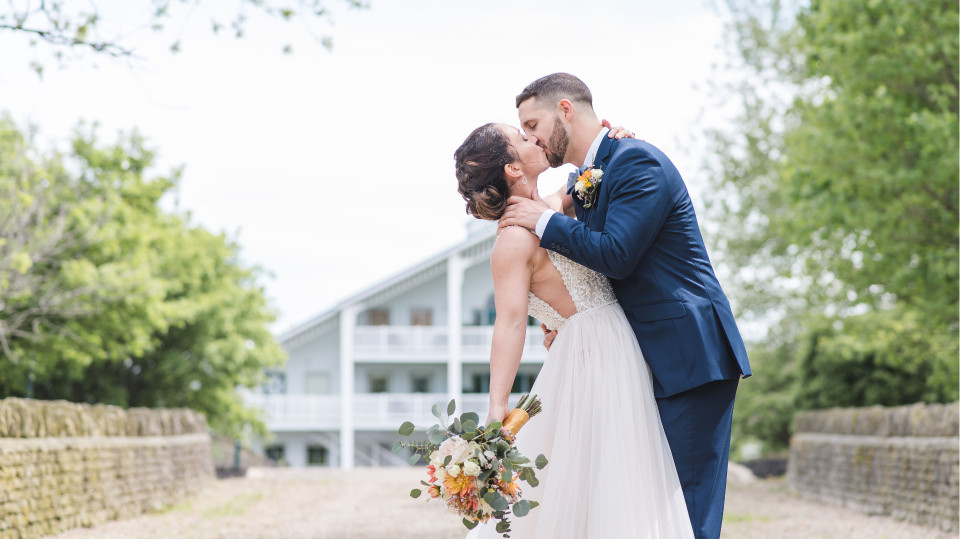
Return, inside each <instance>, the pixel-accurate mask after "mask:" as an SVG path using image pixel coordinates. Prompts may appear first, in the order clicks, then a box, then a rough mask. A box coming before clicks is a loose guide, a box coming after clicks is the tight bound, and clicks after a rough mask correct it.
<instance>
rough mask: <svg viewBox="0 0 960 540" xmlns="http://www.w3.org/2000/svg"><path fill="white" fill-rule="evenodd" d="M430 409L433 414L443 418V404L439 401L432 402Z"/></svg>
mask: <svg viewBox="0 0 960 540" xmlns="http://www.w3.org/2000/svg"><path fill="white" fill-rule="evenodd" d="M430 410H431V411H432V412H433V415H434V416H436V417H437V418H439V419H441V420H443V405H440V404H439V403H434V404H433V407H431V408H430Z"/></svg>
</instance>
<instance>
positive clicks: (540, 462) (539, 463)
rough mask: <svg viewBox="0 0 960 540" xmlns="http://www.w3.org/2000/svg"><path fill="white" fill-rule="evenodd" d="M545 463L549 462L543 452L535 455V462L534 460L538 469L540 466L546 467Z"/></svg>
mask: <svg viewBox="0 0 960 540" xmlns="http://www.w3.org/2000/svg"><path fill="white" fill-rule="evenodd" d="M547 463H549V462H548V461H547V457H546V456H544V455H543V454H540V455H539V456H537V462H536V464H537V468H538V469H542V468H544V467H546V466H547Z"/></svg>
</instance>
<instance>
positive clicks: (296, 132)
mask: <svg viewBox="0 0 960 540" xmlns="http://www.w3.org/2000/svg"><path fill="white" fill-rule="evenodd" d="M231 4H233V3H231ZM370 4H371V7H370V9H365V10H352V9H346V8H345V7H344V6H343V5H342V4H341V3H339V2H337V1H336V0H330V6H331V8H333V9H332V11H333V15H334V17H333V24H332V25H330V24H321V25H318V27H319V28H321V29H324V30H326V31H328V32H329V33H331V34H332V36H333V38H334V42H335V43H334V49H333V51H332V52H328V51H327V50H325V49H324V48H322V47H321V46H320V45H319V44H317V43H316V42H315V41H314V40H312V39H311V38H310V37H309V36H308V35H307V34H306V33H305V32H303V31H302V30H301V26H300V25H299V24H297V23H294V24H291V25H284V24H282V23H278V22H273V21H269V20H265V19H264V18H257V17H252V18H251V20H250V25H249V27H248V32H247V37H246V38H245V39H242V40H235V39H232V38H229V37H219V38H218V37H214V36H212V35H211V34H210V32H209V31H208V28H209V17H207V16H205V15H204V14H203V13H202V12H201V13H196V12H195V13H193V14H192V15H191V16H190V18H189V19H186V23H183V24H182V29H180V26H181V23H180V22H179V21H182V20H183V19H182V18H178V17H174V21H178V22H176V24H174V25H172V26H174V27H176V28H177V30H176V31H171V32H167V33H163V34H160V35H156V34H154V33H152V32H149V31H142V32H138V33H134V34H133V35H132V36H131V37H130V41H128V43H129V44H132V45H133V46H134V47H135V48H136V50H137V53H138V54H139V55H140V56H142V57H144V58H146V60H145V61H144V62H139V63H137V64H136V65H135V66H134V67H130V66H129V65H127V64H126V63H119V62H113V61H109V60H103V59H101V60H97V61H96V62H94V61H93V60H91V59H90V57H89V56H86V57H85V58H84V59H80V60H77V61H73V62H70V63H68V64H67V66H66V67H65V68H64V69H59V68H57V65H56V62H55V61H53V60H52V58H51V57H50V56H49V55H48V54H46V53H43V52H39V53H38V52H35V51H34V50H32V49H30V48H29V47H28V46H27V45H26V38H25V37H23V36H19V35H14V34H10V33H9V32H0V110H5V111H7V112H9V113H10V114H11V115H12V116H13V118H14V119H15V120H16V121H17V122H18V123H19V124H20V125H21V126H24V125H26V124H32V125H35V126H36V127H37V128H38V129H39V131H40V134H41V136H42V138H43V139H44V140H48V141H52V142H51V144H53V143H56V142H59V143H60V144H62V143H63V142H64V141H65V140H66V139H67V137H68V136H69V134H70V133H71V131H72V128H73V127H74V126H75V125H76V124H77V123H78V122H79V121H80V120H86V121H96V122H99V123H100V125H101V128H100V130H99V133H100V136H101V140H102V141H103V142H104V143H107V142H113V141H114V139H115V137H116V134H117V133H118V132H119V131H129V130H131V129H133V128H136V129H138V130H139V131H140V133H141V134H142V135H144V136H145V137H146V138H147V140H148V144H149V145H150V146H151V147H153V148H155V149H156V150H157V152H158V156H159V159H158V161H159V167H158V172H161V171H166V170H169V169H170V168H172V167H176V166H180V165H183V166H184V167H185V169H184V174H183V179H182V183H181V185H180V187H179V191H178V196H179V205H180V208H181V209H183V210H189V211H190V212H191V213H192V216H193V219H194V220H195V222H198V223H200V224H202V225H203V226H205V227H207V228H208V229H210V230H213V231H217V232H219V231H225V232H227V233H228V234H229V235H231V237H233V238H235V239H236V240H237V241H238V242H239V243H240V244H241V245H242V246H243V251H242V256H243V259H244V261H245V262H247V263H248V264H256V265H259V266H262V267H264V268H265V269H267V270H269V271H270V273H271V276H268V277H265V278H264V284H265V285H266V288H267V292H268V295H269V297H270V299H271V301H272V303H273V305H274V306H275V307H276V308H277V309H278V310H279V312H280V320H279V321H278V323H277V325H276V326H275V330H277V331H282V330H284V329H286V328H288V327H290V326H291V325H294V324H297V323H299V322H301V321H303V320H304V319H306V318H308V317H309V316H311V315H313V314H315V313H317V312H320V311H323V310H325V309H327V308H329V307H330V306H331V305H332V304H334V303H336V302H337V301H338V300H339V299H341V298H343V297H345V296H348V295H350V294H352V293H355V292H357V291H359V290H361V289H363V288H364V287H366V286H368V285H370V284H373V283H375V282H377V281H378V280H380V279H383V278H385V277H388V276H389V275H391V274H393V273H395V272H397V271H399V270H402V269H403V268H406V267H408V266H410V265H412V264H415V263H417V262H418V261H419V260H421V259H423V258H425V257H429V256H430V255H432V254H434V253H436V252H437V251H440V250H442V249H445V248H447V247H449V246H450V245H452V244H454V243H456V242H457V241H458V240H459V239H461V238H462V237H463V235H464V230H465V223H466V220H467V219H468V218H466V217H465V214H464V206H463V201H462V199H461V198H460V196H459V195H458V194H457V191H456V180H455V178H454V175H453V152H454V150H455V149H456V148H457V146H459V144H460V143H461V142H462V141H463V139H464V138H465V137H466V135H467V134H468V133H469V132H470V131H471V130H472V129H473V128H475V127H476V126H478V125H480V124H483V123H486V122H490V121H497V122H505V123H511V124H513V125H516V124H517V118H516V109H515V107H514V101H513V98H514V96H515V95H516V94H517V93H519V92H520V90H522V89H523V87H524V86H525V85H526V84H527V83H529V82H531V81H532V80H534V79H536V78H538V77H540V76H542V75H546V74H548V73H553V72H556V71H567V72H570V73H573V74H575V75H577V76H578V77H580V78H581V79H583V80H584V81H585V82H586V83H587V85H588V86H590V89H591V91H592V92H593V96H594V107H595V109H596V110H597V113H598V114H599V115H600V116H601V117H604V118H608V119H610V120H611V121H613V122H614V123H615V124H621V125H625V126H627V127H629V128H630V129H632V130H634V131H635V132H637V135H638V136H639V137H641V138H644V139H646V140H647V141H650V142H651V143H653V144H655V145H657V146H658V147H660V148H661V149H663V150H664V151H665V152H666V153H667V155H669V156H670V157H671V158H672V159H673V160H674V162H675V163H676V164H677V166H678V167H679V169H680V171H681V172H682V173H684V176H685V178H686V180H687V183H688V185H689V186H690V191H691V194H692V196H693V200H694V205H695V206H696V207H697V209H698V210H700V215H701V219H702V215H703V212H702V208H703V200H702V197H703V193H702V190H703V188H704V187H705V183H704V182H703V181H702V179H701V178H699V174H698V172H697V170H696V169H697V165H698V163H699V159H700V158H701V156H702V151H703V144H702V142H698V137H701V136H702V132H703V123H704V121H705V120H704V114H705V110H708V108H709V105H710V97H709V96H708V95H707V93H706V90H705V88H706V83H707V80H708V79H709V78H710V77H711V75H712V69H711V65H712V64H714V63H717V62H719V61H721V60H722V57H721V52H720V41H721V36H722V32H723V20H722V19H721V18H720V16H719V15H718V14H717V12H716V11H715V10H714V9H713V8H712V7H711V5H710V3H709V2H704V0H670V1H660V0H657V1H654V0H622V1H609V0H608V1H603V0H591V1H586V0H581V1H567V0H524V1H516V0H490V1H482V2H466V1H454V0H406V1H403V2H401V1H399V0H372V1H371V2H370ZM97 5H98V6H99V9H100V13H101V15H102V17H103V18H104V19H105V21H108V22H109V18H110V17H111V14H114V13H115V14H117V15H116V16H115V22H116V23H117V24H118V25H122V24H123V23H130V24H132V23H135V22H142V20H143V16H142V15H138V14H137V13H136V10H138V9H143V6H146V5H148V2H146V1H145V0H137V1H133V0H126V1H122V0H111V1H99V2H98V3H97ZM177 35H181V47H182V52H181V53H180V54H177V55H172V54H170V53H168V52H166V49H167V47H169V45H170V43H172V41H174V39H175V38H176V36H177ZM287 42H292V44H293V48H294V54H292V55H284V54H282V53H281V52H280V51H281V48H282V47H283V45H284V44H286V43H287ZM41 51H42V50H41ZM38 54H39V59H41V60H46V61H47V62H46V63H47V67H46V71H45V73H44V76H43V78H42V79H38V78H37V76H36V75H35V74H33V73H32V72H31V71H30V68H29V64H30V61H31V60H32V59H34V58H35V57H38ZM94 63H96V67H94ZM567 172H569V171H568V169H561V170H558V171H549V172H548V173H546V174H545V175H544V177H542V178H541V183H540V185H541V191H543V192H548V191H552V190H555V189H556V188H557V187H558V186H559V185H560V183H561V182H562V181H563V179H564V178H566V174H567ZM171 204H172V201H171Z"/></svg>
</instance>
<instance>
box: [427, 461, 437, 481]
mask: <svg viewBox="0 0 960 540" xmlns="http://www.w3.org/2000/svg"><path fill="white" fill-rule="evenodd" d="M427 474H429V475H430V483H431V484H434V483H436V482H437V468H436V467H434V466H433V465H427Z"/></svg>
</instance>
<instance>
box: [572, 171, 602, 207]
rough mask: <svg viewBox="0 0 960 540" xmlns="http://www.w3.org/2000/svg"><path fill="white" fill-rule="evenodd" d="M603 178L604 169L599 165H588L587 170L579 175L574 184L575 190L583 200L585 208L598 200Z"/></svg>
mask: <svg viewBox="0 0 960 540" xmlns="http://www.w3.org/2000/svg"><path fill="white" fill-rule="evenodd" d="M601 180H603V171H602V170H600V168H599V167H597V168H593V166H590V167H587V169H586V170H585V171H583V172H582V173H580V176H578V177H577V180H576V183H574V185H573V191H574V192H576V194H577V197H578V198H579V199H580V200H581V201H583V207H584V208H590V207H591V206H593V203H594V202H596V200H597V190H598V189H599V188H600V181H601Z"/></svg>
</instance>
